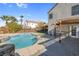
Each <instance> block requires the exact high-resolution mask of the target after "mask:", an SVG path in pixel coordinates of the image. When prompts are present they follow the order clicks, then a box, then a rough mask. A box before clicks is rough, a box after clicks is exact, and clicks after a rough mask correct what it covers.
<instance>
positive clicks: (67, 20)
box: [56, 16, 79, 25]
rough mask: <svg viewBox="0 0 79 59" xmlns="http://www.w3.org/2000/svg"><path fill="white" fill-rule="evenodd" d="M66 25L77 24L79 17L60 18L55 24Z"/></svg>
mask: <svg viewBox="0 0 79 59" xmlns="http://www.w3.org/2000/svg"><path fill="white" fill-rule="evenodd" d="M60 24H61V25H68V24H79V16H71V17H68V18H62V19H59V21H58V22H56V25H60Z"/></svg>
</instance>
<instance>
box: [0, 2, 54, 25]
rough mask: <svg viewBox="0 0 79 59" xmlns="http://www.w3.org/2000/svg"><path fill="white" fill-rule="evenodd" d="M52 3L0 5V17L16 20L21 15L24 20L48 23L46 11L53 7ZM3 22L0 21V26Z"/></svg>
mask: <svg viewBox="0 0 79 59" xmlns="http://www.w3.org/2000/svg"><path fill="white" fill-rule="evenodd" d="M54 5H55V4H53V3H24V4H23V3H3V4H1V3H0V16H2V15H11V16H15V17H16V18H17V19H18V20H19V19H20V18H19V16H20V15H23V16H24V20H28V19H29V20H37V21H44V22H48V11H49V10H50V9H51V8H52V7H53V6H54ZM2 25H5V22H4V21H2V20H1V19H0V26H2Z"/></svg>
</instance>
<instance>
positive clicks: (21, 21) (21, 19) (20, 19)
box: [20, 15, 24, 25]
mask: <svg viewBox="0 0 79 59" xmlns="http://www.w3.org/2000/svg"><path fill="white" fill-rule="evenodd" d="M23 17H24V16H23V15H21V16H20V18H21V19H20V21H21V25H22V22H23Z"/></svg>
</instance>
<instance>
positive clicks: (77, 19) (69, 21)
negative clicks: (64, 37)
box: [54, 16, 79, 33]
mask: <svg viewBox="0 0 79 59" xmlns="http://www.w3.org/2000/svg"><path fill="white" fill-rule="evenodd" d="M75 24H76V25H78V24H79V16H71V17H68V18H62V19H59V20H58V21H57V22H56V23H55V24H54V25H55V26H57V27H59V28H60V32H61V27H62V25H75ZM69 32H70V30H69V26H68V33H69Z"/></svg>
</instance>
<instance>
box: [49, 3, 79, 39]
mask: <svg viewBox="0 0 79 59" xmlns="http://www.w3.org/2000/svg"><path fill="white" fill-rule="evenodd" d="M48 15H49V16H48V17H49V18H48V33H49V34H51V35H54V34H55V33H57V32H60V33H68V34H69V35H70V36H74V37H79V33H78V32H79V3H56V4H55V6H54V7H52V8H51V9H50V10H49V12H48Z"/></svg>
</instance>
